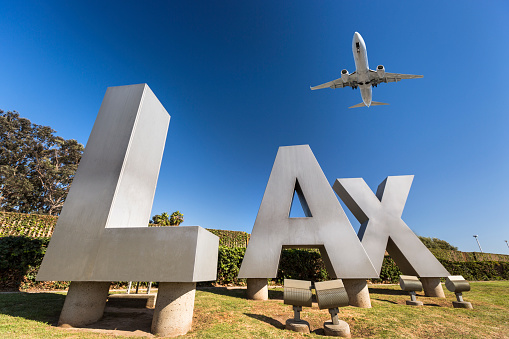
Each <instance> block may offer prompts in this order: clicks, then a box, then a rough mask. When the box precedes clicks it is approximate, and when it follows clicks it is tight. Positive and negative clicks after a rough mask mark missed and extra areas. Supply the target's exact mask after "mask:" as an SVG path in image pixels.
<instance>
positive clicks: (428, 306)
mask: <svg viewBox="0 0 509 339" xmlns="http://www.w3.org/2000/svg"><path fill="white" fill-rule="evenodd" d="M508 293H509V282H508V281H499V282H475V283H472V291H471V292H468V293H465V294H464V298H465V300H467V301H470V302H472V305H473V306H474V309H473V310H463V309H454V308H452V301H453V300H455V297H454V294H452V293H450V292H447V291H446V295H447V298H446V299H437V298H427V297H424V296H422V295H419V296H418V300H421V301H423V302H424V306H423V307H411V306H406V305H405V300H407V299H409V296H408V295H406V294H404V293H403V292H402V291H401V290H400V289H399V287H398V286H395V285H372V286H371V287H370V294H371V300H372V305H373V307H372V308H371V309H361V308H356V307H351V306H349V307H344V308H341V309H340V315H339V316H340V319H342V320H345V321H346V322H348V323H349V324H350V328H351V332H352V337H355V338H509V298H508ZM244 294H245V290H242V289H226V288H211V289H202V290H198V291H197V293H196V302H195V311H194V319H193V329H192V331H190V332H189V333H188V334H187V335H186V336H185V338H232V337H234V338H301V337H309V338H320V337H322V336H323V322H324V321H327V320H329V319H330V318H329V317H330V316H329V314H328V312H327V310H319V309H318V306H317V305H316V304H314V305H313V307H312V308H304V309H303V311H302V314H301V316H302V318H303V319H304V320H307V321H308V322H309V323H310V327H311V331H312V333H311V334H308V335H302V334H299V333H295V332H290V331H286V330H285V329H284V324H285V321H286V319H288V318H290V317H292V315H293V312H292V308H291V306H288V305H284V304H283V300H282V299H283V293H282V289H271V290H270V291H269V298H270V300H268V301H264V302H261V301H252V300H246V299H245V298H244ZM63 300H64V296H63V295H59V294H49V293H43V294H29V293H23V294H9V295H7V294H0V337H1V338H12V337H17V338H48V337H61V338H106V337H111V335H112V334H116V335H120V336H117V338H118V337H123V336H125V335H137V336H143V335H146V336H149V337H153V336H151V335H150V334H149V333H148V329H149V328H150V312H153V311H152V310H146V312H147V314H146V315H145V316H144V318H143V319H140V318H139V317H138V323H135V322H134V321H135V318H137V316H136V315H135V314H134V313H133V314H129V313H126V314H125V315H119V314H112V313H111V312H110V313H108V314H107V316H106V317H105V318H108V317H109V323H111V324H115V323H116V321H117V319H118V322H123V325H122V326H121V327H120V328H123V329H124V331H116V332H115V331H114V328H111V329H108V326H109V325H108V326H105V324H107V323H108V321H106V320H108V319H106V320H105V322H103V323H102V325H100V326H96V328H100V329H101V333H90V332H89V331H90V330H87V331H86V332H84V331H81V330H72V331H69V330H63V329H60V328H56V327H55V326H54V324H55V323H56V321H57V320H58V314H59V311H60V309H61V307H62V303H63ZM112 319H113V321H112ZM140 321H141V322H143V324H142V323H141V322H140ZM144 322H147V324H145V323H144ZM111 326H114V325H111ZM117 326H118V325H117ZM89 327H91V328H94V325H91V326H89ZM136 329H137V330H136ZM92 331H93V330H92Z"/></svg>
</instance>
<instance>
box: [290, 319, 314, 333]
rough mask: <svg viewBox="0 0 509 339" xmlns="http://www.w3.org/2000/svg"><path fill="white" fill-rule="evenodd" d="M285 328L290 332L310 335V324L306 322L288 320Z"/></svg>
mask: <svg viewBox="0 0 509 339" xmlns="http://www.w3.org/2000/svg"><path fill="white" fill-rule="evenodd" d="M285 328H286V329H287V330H289V331H294V332H299V333H309V323H308V322H307V321H305V320H295V319H288V320H287V321H286V325H285Z"/></svg>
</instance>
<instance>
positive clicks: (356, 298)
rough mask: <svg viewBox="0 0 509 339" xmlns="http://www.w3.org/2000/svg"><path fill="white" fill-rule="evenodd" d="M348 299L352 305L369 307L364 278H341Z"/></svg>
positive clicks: (369, 300) (367, 291)
mask: <svg viewBox="0 0 509 339" xmlns="http://www.w3.org/2000/svg"><path fill="white" fill-rule="evenodd" d="M343 285H344V286H345V289H346V293H348V301H349V304H350V305H352V306H357V307H362V308H371V299H370V297H369V290H368V283H367V282H366V280H364V279H343Z"/></svg>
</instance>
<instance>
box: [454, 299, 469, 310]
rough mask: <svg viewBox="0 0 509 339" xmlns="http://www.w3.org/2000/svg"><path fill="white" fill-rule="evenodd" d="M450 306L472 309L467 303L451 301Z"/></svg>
mask: <svg viewBox="0 0 509 339" xmlns="http://www.w3.org/2000/svg"><path fill="white" fill-rule="evenodd" d="M452 306H453V307H454V308H468V309H473V307H472V304H471V303H469V302H468V301H453V302H452Z"/></svg>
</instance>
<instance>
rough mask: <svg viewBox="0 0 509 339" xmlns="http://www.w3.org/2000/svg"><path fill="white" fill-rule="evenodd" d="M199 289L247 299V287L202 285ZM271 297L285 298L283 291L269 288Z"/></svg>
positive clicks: (276, 298)
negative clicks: (230, 287)
mask: <svg viewBox="0 0 509 339" xmlns="http://www.w3.org/2000/svg"><path fill="white" fill-rule="evenodd" d="M198 290H199V291H204V292H210V293H214V294H218V295H224V296H228V297H233V298H240V299H246V298H247V296H246V289H245V288H232V289H229V288H226V287H202V288H198ZM268 292H269V299H270V300H272V299H274V300H283V291H276V290H273V289H269V291H268Z"/></svg>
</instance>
